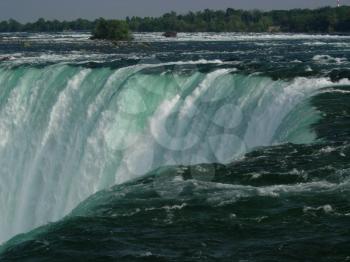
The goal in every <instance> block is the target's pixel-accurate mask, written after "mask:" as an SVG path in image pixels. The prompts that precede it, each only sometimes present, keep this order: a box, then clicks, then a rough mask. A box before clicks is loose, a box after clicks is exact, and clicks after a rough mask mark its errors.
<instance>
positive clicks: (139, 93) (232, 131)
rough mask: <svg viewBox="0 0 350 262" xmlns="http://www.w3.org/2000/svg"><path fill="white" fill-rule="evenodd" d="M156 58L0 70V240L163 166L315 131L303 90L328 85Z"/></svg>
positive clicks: (219, 158) (218, 157)
mask: <svg viewBox="0 0 350 262" xmlns="http://www.w3.org/2000/svg"><path fill="white" fill-rule="evenodd" d="M149 68H150V66H147V65H136V66H130V67H124V68H120V69H115V70H114V69H110V68H96V69H87V68H83V67H79V66H69V65H60V64H58V65H48V66H44V67H28V66H19V67H14V68H7V67H2V68H1V69H0V86H1V89H0V165H1V170H0V172H1V173H0V181H1V182H0V213H1V214H2V215H1V216H0V241H5V240H7V239H9V238H10V237H11V236H14V235H15V234H18V233H21V232H25V231H28V230H30V229H32V228H34V227H37V226H39V225H42V224H45V223H47V222H49V221H55V220H58V219H60V218H62V217H63V216H64V215H65V214H67V213H68V212H69V211H71V210H72V208H74V207H75V206H76V205H77V204H78V203H79V202H81V201H82V200H84V199H85V198H86V197H88V196H89V195H91V194H93V193H95V192H97V191H98V190H101V189H103V188H106V187H109V186H112V185H114V184H118V183H122V182H125V181H127V180H130V179H133V178H135V177H139V176H141V175H143V174H145V173H147V172H148V171H150V170H153V169H155V168H157V167H160V166H166V165H175V164H186V165H188V164H197V163H214V162H220V163H228V162H230V161H231V160H233V159H234V158H238V157H240V156H242V155H243V154H244V153H245V152H247V151H249V150H251V149H253V148H255V147H258V146H266V145H271V144H275V143H281V142H287V141H291V142H293V139H294V140H295V141H294V142H296V141H303V142H307V141H312V140H313V139H314V136H313V134H312V132H311V131H310V130H309V125H310V124H312V123H313V122H315V121H316V120H317V119H318V112H317V111H316V110H315V109H313V108H312V107H310V105H309V104H308V102H307V99H308V98H309V97H310V96H312V95H313V94H315V92H317V90H319V89H320V88H322V87H325V86H329V85H332V83H331V82H330V81H329V80H328V79H326V78H318V79H317V78H309V79H307V78H296V79H294V80H290V81H284V80H279V81H273V80H272V79H270V78H269V77H263V76H257V75H243V74H239V73H236V72H235V70H233V69H215V70H213V71H211V72H208V73H202V72H200V71H198V70H190V71H186V70H182V69H181V66H178V67H177V69H176V70H165V69H164V68H163V67H162V66H161V65H159V66H158V67H157V66H152V68H153V69H155V71H156V72H148V71H147V70H145V69H149ZM301 108H302V109H301ZM305 111H308V112H309V116H310V117H309V118H307V119H301V118H300V114H301V113H302V112H305ZM291 125H293V127H294V130H293V132H289V131H290V130H291V129H289V128H288V126H291ZM296 138H297V139H296Z"/></svg>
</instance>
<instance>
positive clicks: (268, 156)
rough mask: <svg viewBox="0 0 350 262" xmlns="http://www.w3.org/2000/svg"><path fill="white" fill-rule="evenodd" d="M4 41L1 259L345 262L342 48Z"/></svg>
mask: <svg viewBox="0 0 350 262" xmlns="http://www.w3.org/2000/svg"><path fill="white" fill-rule="evenodd" d="M88 38H89V35H88V34H85V33H63V34H25V33H21V34H1V38H0V243H2V246H0V261H101V260H102V261H109V260H110V261H116V260H117V261H139V260H140V261H144V260H147V261H218V260H219V261H282V260H283V261H300V260H305V261H323V260H324V261H347V260H350V253H349V250H350V202H349V201H350V200H349V199H350V143H349V139H350V36H330V35H302V34H300V35H290V34H229V33H225V34H213V33H201V34H179V37H178V38H176V39H166V38H163V37H161V34H160V33H159V34H158V33H152V34H136V35H135V42H133V43H129V44H127V43H125V44H119V45H114V44H112V43H107V42H95V41H92V40H89V39H88Z"/></svg>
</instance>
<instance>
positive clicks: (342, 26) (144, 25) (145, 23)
mask: <svg viewBox="0 0 350 262" xmlns="http://www.w3.org/2000/svg"><path fill="white" fill-rule="evenodd" d="M98 21H99V19H96V20H94V21H89V20H86V19H81V18H80V19H77V20H74V21H58V20H51V21H48V20H45V19H43V18H40V19H39V20H37V21H36V22H34V23H26V24H21V23H19V22H17V21H16V20H13V19H10V20H8V21H2V22H0V32H1V33H11V32H28V33H29V32H41V33H44V32H50V33H54V32H64V31H90V32H92V31H93V30H94V29H95V27H96V25H97V23H98ZM123 23H125V24H126V25H127V26H128V29H129V30H130V32H167V31H173V32H186V33H195V32H216V33H219V32H230V33H236V32H237V33H267V32H270V33H308V34H335V35H349V34H350V6H341V7H335V8H332V7H323V8H318V9H312V10H311V9H292V10H273V11H259V10H251V11H246V10H237V9H232V8H228V9H226V10H225V11H222V10H219V11H216V10H209V9H206V10H204V11H198V12H189V13H187V14H184V15H181V14H177V13H175V12H171V13H167V14H164V15H163V16H160V17H143V18H141V17H131V18H130V17H126V18H125V19H124V20H123Z"/></svg>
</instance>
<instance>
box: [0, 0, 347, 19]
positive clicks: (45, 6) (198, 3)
mask: <svg viewBox="0 0 350 262" xmlns="http://www.w3.org/2000/svg"><path fill="white" fill-rule="evenodd" d="M340 1H341V3H342V4H344V5H350V0H340ZM321 6H336V0H0V20H6V19H9V18H14V19H16V20H18V21H20V22H31V21H35V20H37V19H38V18H40V17H43V18H45V19H58V20H73V19H76V18H80V17H81V18H86V19H95V18H98V17H104V18H125V17H126V16H142V17H143V16H160V15H162V14H164V13H166V12H168V11H176V12H178V13H186V12H188V11H190V10H191V11H197V10H203V9H205V8H210V9H226V8H228V7H231V8H236V9H262V10H271V9H291V8H317V7H321Z"/></svg>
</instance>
